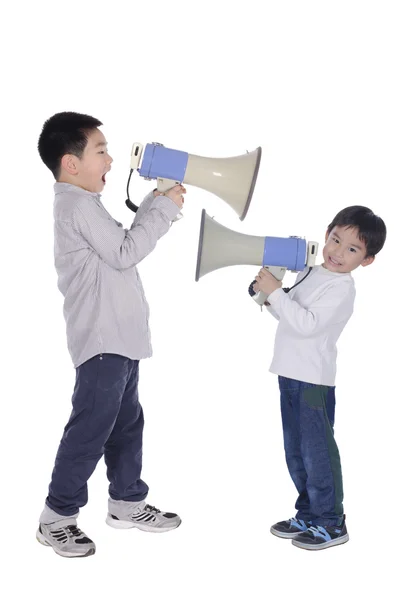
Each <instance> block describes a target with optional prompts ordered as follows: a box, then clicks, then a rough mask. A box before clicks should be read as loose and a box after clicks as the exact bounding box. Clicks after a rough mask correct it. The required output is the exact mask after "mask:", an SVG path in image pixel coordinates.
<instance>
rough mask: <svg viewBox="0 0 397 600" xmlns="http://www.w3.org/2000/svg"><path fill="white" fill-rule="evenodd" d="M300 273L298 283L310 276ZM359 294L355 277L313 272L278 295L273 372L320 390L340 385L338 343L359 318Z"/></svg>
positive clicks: (272, 298)
mask: <svg viewBox="0 0 397 600" xmlns="http://www.w3.org/2000/svg"><path fill="white" fill-rule="evenodd" d="M307 272H308V268H306V269H305V270H304V271H302V272H301V273H299V275H298V277H297V279H296V281H297V282H298V281H300V280H301V279H303V277H304V276H305V275H306V274H307ZM355 295H356V291H355V286H354V280H353V277H352V276H351V274H350V273H333V272H332V271H329V270H328V269H325V268H324V267H323V266H320V265H318V266H315V267H313V270H312V272H311V273H310V274H309V275H308V276H307V278H306V279H305V281H303V282H302V283H300V284H299V285H298V286H297V287H296V288H295V289H293V290H291V291H290V292H289V294H286V293H285V292H284V291H283V290H282V289H281V288H279V289H277V290H275V291H274V292H272V293H271V294H270V295H269V297H268V299H267V301H268V302H269V303H270V306H269V307H268V311H269V312H270V313H271V314H272V315H273V316H274V317H275V318H276V319H278V321H279V323H278V327H277V332H276V337H275V342H274V355H273V360H272V363H271V365H270V369H269V370H270V372H272V373H275V374H276V375H281V376H283V377H288V378H290V379H297V380H299V381H305V382H307V383H314V384H319V385H330V386H333V385H335V376H336V357H337V349H336V342H337V340H338V338H339V336H340V334H341V333H342V331H343V328H344V327H345V325H346V323H347V322H348V320H349V319H350V317H351V315H352V314H353V306H354V299H355Z"/></svg>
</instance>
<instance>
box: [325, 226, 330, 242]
mask: <svg viewBox="0 0 397 600" xmlns="http://www.w3.org/2000/svg"><path fill="white" fill-rule="evenodd" d="M328 238H329V231H328V229H327V231H326V232H325V243H327V240H328Z"/></svg>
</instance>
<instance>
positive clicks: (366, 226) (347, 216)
mask: <svg viewBox="0 0 397 600" xmlns="http://www.w3.org/2000/svg"><path fill="white" fill-rule="evenodd" d="M334 227H347V228H348V229H358V237H359V239H360V240H361V241H362V242H364V243H365V247H366V251H367V253H366V257H365V258H367V257H368V256H375V254H378V252H380V250H382V248H383V245H384V243H385V240H386V225H385V223H384V221H383V220H382V219H381V218H380V217H378V216H377V215H375V214H374V213H373V212H372V210H371V209H369V208H367V207H366V206H348V207H347V208H344V209H343V210H341V211H340V212H338V214H337V215H336V217H335V218H334V220H333V221H332V223H330V224H329V225H328V230H327V233H328V234H330V233H331V231H332V230H333V228H334Z"/></svg>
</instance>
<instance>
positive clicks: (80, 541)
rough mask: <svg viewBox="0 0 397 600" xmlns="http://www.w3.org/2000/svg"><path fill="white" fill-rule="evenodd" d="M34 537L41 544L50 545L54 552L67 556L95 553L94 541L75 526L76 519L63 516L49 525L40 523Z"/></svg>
mask: <svg viewBox="0 0 397 600" xmlns="http://www.w3.org/2000/svg"><path fill="white" fill-rule="evenodd" d="M36 538H37V541H38V542H40V544H43V546H51V547H52V549H53V550H54V552H56V553H57V554H59V555H60V556H66V557H67V558H74V557H78V556H91V555H92V554H95V544H94V542H93V541H92V540H90V539H89V538H88V537H87V536H86V535H85V533H83V532H82V531H81V530H80V529H79V528H78V527H77V521H76V519H67V518H65V519H62V520H61V521H56V522H55V523H50V524H49V525H44V523H40V525H39V528H38V530H37V533H36Z"/></svg>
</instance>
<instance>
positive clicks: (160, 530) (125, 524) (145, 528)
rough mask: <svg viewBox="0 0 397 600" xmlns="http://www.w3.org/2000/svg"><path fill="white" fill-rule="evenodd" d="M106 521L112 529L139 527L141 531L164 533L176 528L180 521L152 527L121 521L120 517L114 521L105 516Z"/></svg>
mask: <svg viewBox="0 0 397 600" xmlns="http://www.w3.org/2000/svg"><path fill="white" fill-rule="evenodd" d="M106 523H107V525H109V526H110V527H113V529H134V528H135V529H140V530H141V531H150V532H151V533H165V532H166V531H172V530H173V529H177V528H178V527H179V525H180V524H181V523H182V521H179V523H178V524H177V525H172V527H171V526H170V527H161V528H160V527H153V526H150V525H144V524H141V523H133V522H132V521H122V520H121V519H120V520H118V521H116V520H115V519H112V517H106Z"/></svg>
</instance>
